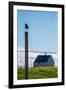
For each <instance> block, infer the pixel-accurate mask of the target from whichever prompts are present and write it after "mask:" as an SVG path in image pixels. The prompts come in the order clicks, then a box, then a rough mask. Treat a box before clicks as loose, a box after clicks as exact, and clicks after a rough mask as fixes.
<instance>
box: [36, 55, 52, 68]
mask: <svg viewBox="0 0 66 90" xmlns="http://www.w3.org/2000/svg"><path fill="white" fill-rule="evenodd" d="M36 66H54V60H53V58H52V56H51V55H38V56H37V58H36V60H35V61H34V67H36Z"/></svg>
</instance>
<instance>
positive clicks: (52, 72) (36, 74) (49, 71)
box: [17, 67, 58, 80]
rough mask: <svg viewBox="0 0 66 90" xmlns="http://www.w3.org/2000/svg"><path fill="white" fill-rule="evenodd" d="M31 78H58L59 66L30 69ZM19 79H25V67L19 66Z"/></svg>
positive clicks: (29, 76)
mask: <svg viewBox="0 0 66 90" xmlns="http://www.w3.org/2000/svg"><path fill="white" fill-rule="evenodd" d="M28 73H29V75H28V78H29V79H40V78H57V77H58V69H57V67H33V68H29V69H28ZM17 79H18V80H22V79H25V69H24V68H18V77H17Z"/></svg>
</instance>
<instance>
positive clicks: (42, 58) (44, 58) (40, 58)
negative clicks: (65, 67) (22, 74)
mask: <svg viewBox="0 0 66 90" xmlns="http://www.w3.org/2000/svg"><path fill="white" fill-rule="evenodd" d="M50 57H51V58H52V56H51V55H38V56H37V58H36V60H35V61H34V63H36V62H48V60H49V58H50ZM52 60H53V58H52Z"/></svg>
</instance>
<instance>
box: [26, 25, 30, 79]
mask: <svg viewBox="0 0 66 90" xmlns="http://www.w3.org/2000/svg"><path fill="white" fill-rule="evenodd" d="M28 28H29V27H28V25H27V24H25V79H28Z"/></svg>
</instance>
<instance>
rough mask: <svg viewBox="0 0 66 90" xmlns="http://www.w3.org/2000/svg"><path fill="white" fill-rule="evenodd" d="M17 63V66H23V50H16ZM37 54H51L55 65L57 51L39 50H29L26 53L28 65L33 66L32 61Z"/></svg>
mask: <svg viewBox="0 0 66 90" xmlns="http://www.w3.org/2000/svg"><path fill="white" fill-rule="evenodd" d="M17 54H18V56H17V65H18V67H25V51H17ZM38 55H51V56H52V57H53V59H54V62H55V66H57V63H58V61H57V53H56V52H40V51H29V54H28V67H33V66H34V61H35V59H36V58H37V56H38Z"/></svg>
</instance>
